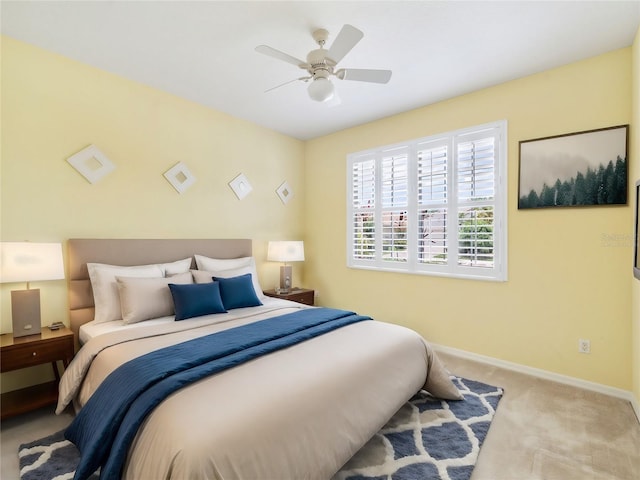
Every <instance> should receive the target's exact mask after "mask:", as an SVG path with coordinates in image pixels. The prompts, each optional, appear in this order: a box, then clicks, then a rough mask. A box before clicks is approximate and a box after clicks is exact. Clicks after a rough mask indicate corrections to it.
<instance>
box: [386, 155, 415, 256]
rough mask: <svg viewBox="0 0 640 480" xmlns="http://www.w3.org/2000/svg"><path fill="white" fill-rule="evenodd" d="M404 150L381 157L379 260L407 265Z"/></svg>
mask: <svg viewBox="0 0 640 480" xmlns="http://www.w3.org/2000/svg"><path fill="white" fill-rule="evenodd" d="M408 158H409V157H408V153H407V150H406V149H404V148H403V149H399V150H391V151H387V152H384V153H383V156H382V162H381V164H382V174H381V184H382V187H381V190H382V192H381V202H382V260H383V261H384V262H406V261H407V205H408V202H409V198H408V196H409V176H408Z"/></svg>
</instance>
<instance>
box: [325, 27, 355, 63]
mask: <svg viewBox="0 0 640 480" xmlns="http://www.w3.org/2000/svg"><path fill="white" fill-rule="evenodd" d="M362 37H364V33H362V32H361V31H360V30H358V29H357V28H356V27H353V26H351V25H345V26H343V27H342V30H340V33H338V36H337V37H336V39H335V40H334V41H333V44H332V45H331V48H330V49H329V52H328V54H327V57H329V58H330V59H331V60H333V61H334V65H336V64H338V63H339V62H340V60H342V59H343V58H344V56H345V55H346V54H347V53H349V52H350V51H351V49H352V48H353V47H355V46H356V44H357V43H358V42H359V41H360V40H361V39H362Z"/></svg>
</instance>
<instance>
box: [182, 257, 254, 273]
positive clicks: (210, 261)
mask: <svg viewBox="0 0 640 480" xmlns="http://www.w3.org/2000/svg"><path fill="white" fill-rule="evenodd" d="M194 257H195V259H196V265H197V267H198V270H209V271H211V272H215V271H218V270H229V269H232V268H240V267H250V266H251V265H255V264H256V262H255V260H254V259H253V257H240V258H209V257H204V256H202V255H194Z"/></svg>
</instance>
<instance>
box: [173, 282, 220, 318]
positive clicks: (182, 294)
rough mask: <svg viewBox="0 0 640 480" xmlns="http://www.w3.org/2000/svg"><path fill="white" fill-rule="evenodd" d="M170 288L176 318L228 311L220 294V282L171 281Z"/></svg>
mask: <svg viewBox="0 0 640 480" xmlns="http://www.w3.org/2000/svg"><path fill="white" fill-rule="evenodd" d="M169 289H170V290H171V296H172V297H173V304H174V307H175V310H176V320H184V319H186V318H192V317H199V316H201V315H209V314H211V313H227V310H226V309H225V308H224V304H223V303H222V297H221V296H220V285H219V284H218V283H190V284H176V283H170V284H169Z"/></svg>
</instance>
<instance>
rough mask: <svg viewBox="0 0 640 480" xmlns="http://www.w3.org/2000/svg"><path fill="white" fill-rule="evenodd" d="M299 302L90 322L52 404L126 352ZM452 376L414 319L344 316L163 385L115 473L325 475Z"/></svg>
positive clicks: (445, 392)
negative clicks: (284, 344) (275, 346)
mask: <svg viewBox="0 0 640 480" xmlns="http://www.w3.org/2000/svg"><path fill="white" fill-rule="evenodd" d="M303 308H314V307H306V306H303V305H300V304H294V303H292V302H288V301H285V300H280V299H265V301H264V305H262V306H260V307H251V308H243V309H237V310H234V311H233V312H232V313H230V314H224V315H206V316H203V317H197V318H194V319H189V320H184V321H180V322H175V321H173V317H167V318H159V319H154V320H151V321H146V322H142V323H140V324H134V325H132V326H131V327H130V328H118V326H117V325H112V326H110V327H112V328H106V327H100V326H95V327H96V328H91V327H89V328H88V329H87V330H86V332H87V333H86V336H87V338H88V340H86V342H85V345H84V347H83V348H82V349H81V350H80V352H79V353H78V355H77V356H76V357H75V358H74V360H73V362H72V363H71V365H70V366H69V368H68V369H67V371H66V372H65V374H64V376H63V378H62V379H61V383H60V398H59V403H58V409H57V411H58V412H60V411H62V410H64V408H65V407H66V406H67V405H69V404H70V403H73V404H74V405H75V408H76V409H78V410H79V409H82V408H83V406H84V405H85V404H86V402H87V401H88V400H89V398H90V397H91V396H92V394H93V393H94V392H95V391H96V389H97V388H98V386H99V385H100V383H101V382H102V381H103V380H104V379H105V378H106V377H107V376H108V375H109V374H110V373H111V372H113V371H114V370H115V369H116V368H118V367H119V366H120V365H122V364H123V363H125V362H127V361H129V360H131V359H134V358H138V357H140V356H142V355H145V354H146V353H149V352H153V351H156V350H158V349H161V348H163V347H166V346H169V345H174V344H176V343H180V342H184V341H187V340H189V339H193V338H199V337H202V336H204V335H210V334H213V333H216V332H221V331H224V330H227V329H231V328H235V327H238V326H241V325H246V324H250V323H253V322H260V321H261V320H264V319H267V318H273V317H277V316H279V315H284V314H287V313H291V312H294V311H297V310H299V309H303ZM109 323H114V322H109ZM101 328H104V329H105V330H103V331H100V329H101ZM89 336H91V338H89ZM448 377H449V376H448V373H447V372H446V370H445V369H444V368H443V366H442V365H441V364H440V362H439V361H438V359H437V357H436V356H435V354H434V352H433V351H432V350H431V348H430V346H429V345H428V343H427V342H425V341H424V340H423V339H422V337H420V336H419V335H418V334H416V333H415V332H413V331H412V330H409V329H406V328H404V327H400V326H397V325H392V324H388V323H384V322H381V321H366V322H359V323H357V324H353V325H348V326H345V327H343V328H340V329H338V330H335V331H332V332H329V333H327V334H325V335H322V336H320V337H316V338H313V339H310V340H307V341H305V342H302V343H300V344H297V345H295V346H292V347H288V348H284V349H282V350H279V351H276V352H273V353H269V354H267V355H265V356H263V357H260V358H259V359H255V360H251V361H249V362H247V363H244V364H242V365H239V366H237V367H234V368H232V369H229V370H225V371H223V372H221V373H218V374H215V375H213V376H211V377H209V378H207V379H204V380H201V381H198V382H196V383H194V384H192V385H189V386H187V387H185V388H183V389H181V390H179V391H177V392H175V393H173V394H171V395H170V396H168V397H167V398H166V399H165V400H164V401H163V402H162V403H161V404H160V405H159V406H158V407H157V408H156V409H155V410H154V411H153V412H152V413H151V414H150V415H149V416H148V418H147V419H146V421H145V422H144V424H143V425H142V427H141V428H140V430H139V431H138V433H137V436H136V438H135V439H134V441H133V444H132V445H131V448H130V450H129V453H128V456H127V460H126V462H125V466H124V471H123V472H122V478H125V479H140V478H167V479H171V478H176V479H177V478H207V479H256V478H260V479H268V478H278V479H287V478H291V479H302V478H309V479H316V478H317V479H327V478H331V477H332V476H333V475H334V474H335V473H336V472H337V471H338V470H339V469H340V468H341V467H342V465H343V464H344V463H346V462H347V461H348V460H349V459H350V458H351V456H352V455H353V454H354V453H355V452H357V451H358V450H359V449H360V448H361V447H362V446H363V445H364V444H365V443H366V442H367V441H368V440H369V439H370V438H371V437H372V436H373V435H374V434H375V433H376V432H377V431H378V430H379V429H380V428H381V427H382V426H383V425H384V424H385V423H386V422H387V421H388V420H389V418H391V416H393V414H394V413H395V412H396V411H397V410H398V409H399V408H400V407H401V406H402V405H403V404H404V403H405V402H406V401H407V400H408V399H409V398H410V397H411V396H413V395H414V394H415V393H416V392H417V391H419V390H420V389H427V390H428V391H430V392H431V393H432V394H434V395H435V396H439V397H442V398H459V393H458V391H457V390H456V389H455V387H454V386H453V384H452V383H451V381H450V380H449V378H448Z"/></svg>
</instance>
